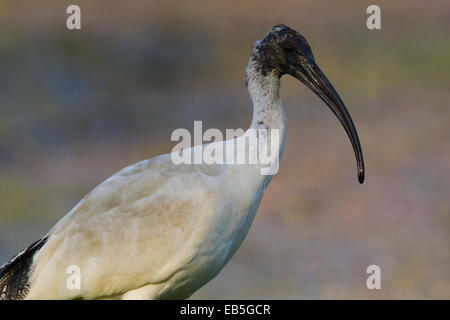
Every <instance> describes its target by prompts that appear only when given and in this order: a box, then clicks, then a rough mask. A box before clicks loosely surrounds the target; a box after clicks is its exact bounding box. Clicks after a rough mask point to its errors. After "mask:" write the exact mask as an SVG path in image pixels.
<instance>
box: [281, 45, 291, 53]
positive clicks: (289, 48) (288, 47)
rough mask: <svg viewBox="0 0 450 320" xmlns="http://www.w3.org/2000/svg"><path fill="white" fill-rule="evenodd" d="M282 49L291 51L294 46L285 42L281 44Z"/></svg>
mask: <svg viewBox="0 0 450 320" xmlns="http://www.w3.org/2000/svg"><path fill="white" fill-rule="evenodd" d="M283 50H284V51H286V52H292V51H294V48H292V46H291V45H289V44H286V45H284V46H283Z"/></svg>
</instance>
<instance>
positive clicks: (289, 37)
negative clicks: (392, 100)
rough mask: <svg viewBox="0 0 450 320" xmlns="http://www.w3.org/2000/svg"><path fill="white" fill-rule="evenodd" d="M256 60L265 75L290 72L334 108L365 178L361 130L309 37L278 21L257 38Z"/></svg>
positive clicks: (254, 59)
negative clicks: (312, 47) (312, 46)
mask: <svg viewBox="0 0 450 320" xmlns="http://www.w3.org/2000/svg"><path fill="white" fill-rule="evenodd" d="M251 59H253V61H254V62H255V65H256V66H257V68H258V72H259V73H261V74H262V75H264V76H265V75H266V74H267V73H275V74H276V75H278V76H279V77H281V76H283V75H284V74H289V75H291V76H293V77H295V78H296V79H298V80H300V81H301V82H302V83H304V84H305V85H306V86H307V87H308V88H310V89H311V90H312V91H313V92H314V93H315V94H317V95H318V96H319V97H320V98H321V99H322V100H323V101H324V102H325V103H326V104H327V105H328V107H329V108H330V109H331V110H332V111H333V113H334V114H335V115H336V117H337V118H338V119H339V121H340V122H341V124H342V125H343V126H344V129H345V131H346V132H347V135H348V137H349V138H350V141H351V143H352V146H353V150H354V152H355V156H356V162H357V169H358V180H359V182H360V183H363V182H364V161H363V155H362V150H361V145H360V142H359V138H358V133H357V132H356V128H355V126H354V124H353V121H352V118H351V117H350V114H349V113H348V111H347V108H346V107H345V105H344V103H343V102H342V100H341V98H340V97H339V94H338V93H337V92H336V90H335V89H334V87H333V85H332V84H331V83H330V81H328V79H327V77H326V76H325V75H324V74H323V72H322V71H321V70H320V68H319V66H318V65H317V64H316V61H315V60H314V56H313V54H312V51H311V48H310V46H309V44H308V42H307V41H306V39H305V38H304V37H303V36H302V35H301V34H300V33H298V32H297V31H295V30H293V29H291V28H289V27H288V26H285V25H283V24H279V25H276V26H274V27H273V28H272V29H271V30H270V31H269V32H268V33H267V35H266V37H265V38H264V39H262V40H260V41H257V42H256V45H255V47H254V49H253V52H252V57H251Z"/></svg>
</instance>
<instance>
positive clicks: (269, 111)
mask: <svg viewBox="0 0 450 320" xmlns="http://www.w3.org/2000/svg"><path fill="white" fill-rule="evenodd" d="M263 70H264V68H263V66H261V65H260V64H259V63H258V62H257V61H256V60H254V59H253V57H251V58H250V61H249V63H248V66H247V70H246V72H245V83H246V86H247V89H248V92H249V93H250V97H251V99H252V102H253V119H252V124H251V126H250V129H249V130H248V131H247V132H250V131H256V135H257V137H258V140H259V141H260V143H261V141H264V140H265V139H266V138H264V131H266V132H267V135H266V137H267V139H268V141H267V143H268V144H270V145H271V146H273V147H270V148H271V150H272V151H273V152H274V153H273V155H276V156H277V161H278V160H279V159H280V158H281V155H282V153H283V150H284V143H285V137H286V116H285V113H284V108H283V103H282V102H281V98H280V76H279V74H278V73H277V72H276V71H270V70H266V71H263ZM273 130H275V131H277V132H276V134H275V135H273V132H272V131H273ZM271 137H278V138H279V139H278V141H277V143H275V144H274V145H272V142H271V141H272V140H271ZM273 148H275V150H274V149H273ZM276 165H278V164H277V163H276Z"/></svg>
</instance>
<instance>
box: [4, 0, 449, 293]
mask: <svg viewBox="0 0 450 320" xmlns="http://www.w3.org/2000/svg"><path fill="white" fill-rule="evenodd" d="M69 4H71V2H68V1H60V0H58V1H56V0H54V1H49V0H47V1H20V2H19V1H2V2H0V38H1V39H2V40H1V41H0V264H1V263H3V262H4V261H6V260H7V259H8V258H9V257H10V256H12V255H13V254H15V253H16V252H17V251H19V250H20V249H22V248H24V247H26V246H27V245H28V244H30V243H31V242H33V241H34V240H36V239H38V238H39V237H41V236H42V235H43V234H45V233H46V232H47V231H48V230H49V229H50V228H51V227H52V226H53V225H54V224H55V223H56V221H58V219H60V218H61V217H62V216H63V215H64V214H65V213H66V212H68V211H69V210H70V209H71V208H72V207H73V206H74V205H75V204H76V203H77V201H79V200H80V199H81V198H82V197H83V196H84V195H85V194H86V193H87V192H88V191H89V190H90V189H92V188H93V187H94V186H95V185H96V184H98V183H99V182H101V181H103V180H104V179H105V178H107V177H108V176H110V175H111V174H113V173H114V172H116V171H117V170H118V169H120V168H122V167H124V166H126V165H128V164H131V163H134V162H137V161H139V160H142V159H145V158H149V157H152V156H155V155H158V154H161V153H166V152H169V151H170V150H171V148H172V147H173V146H174V143H172V142H170V134H171V132H172V131H173V130H174V129H176V128H188V129H191V128H192V127H193V121H194V120H203V127H204V128H211V127H216V128H220V129H222V130H224V129H225V128H244V129H245V128H246V127H247V126H248V125H249V123H250V120H251V104H250V99H249V98H248V95H247V92H246V89H245V87H244V83H243V73H244V69H245V66H246V64H247V61H248V56H249V53H250V47H251V44H252V43H253V42H254V41H255V40H258V39H260V38H262V37H263V36H264V35H265V34H266V32H267V30H268V29H269V28H270V27H271V26H273V25H274V24H276V23H285V24H287V25H289V26H291V27H293V28H295V29H297V30H299V31H300V32H301V33H303V34H304V35H305V37H306V38H307V39H308V41H309V43H310V45H311V47H312V48H313V52H314V54H315V57H316V60H317V62H318V64H319V65H320V66H321V68H322V70H323V71H324V72H325V74H326V75H327V76H328V78H329V79H330V80H331V81H332V82H333V84H334V85H335V87H336V88H337V90H338V91H339V93H340V95H341V97H342V98H343V100H344V101H345V103H346V105H347V107H348V108H349V110H350V112H351V114H352V116H353V120H354V122H355V123H356V126H357V128H358V131H359V135H360V139H361V143H362V146H363V151H364V155H365V160H366V169H367V175H366V181H365V183H364V184H363V185H359V184H358V183H357V179H356V167H355V161H354V156H353V151H352V149H351V145H350V143H349V141H348V139H347V137H346V135H345V132H344V130H343V128H342V127H341V126H340V124H339V123H338V120H337V119H335V117H334V116H333V114H332V113H331V112H330V111H329V110H328V108H327V107H326V106H325V105H324V104H323V103H322V102H321V101H320V99H319V98H317V97H316V96H314V95H313V94H312V93H311V92H310V91H309V90H307V89H306V88H305V87H304V86H303V85H301V84H300V83H298V82H297V81H296V80H294V79H291V78H288V77H285V78H284V79H283V81H282V90H281V93H282V97H283V99H284V104H285V106H286V113H287V119H288V131H287V143H286V149H285V153H284V156H283V159H282V161H281V166H280V171H279V173H278V174H277V175H276V176H275V178H274V179H273V181H272V183H271V184H270V186H269V188H268V189H267V191H266V194H265V196H264V199H263V201H262V203H261V205H260V209H259V212H258V214H257V216H256V219H255V221H254V223H253V226H252V228H251V229H250V232H249V234H248V236H247V238H246V240H245V241H244V243H243V245H242V247H241V248H240V249H239V250H238V252H237V254H236V255H235V256H234V257H233V259H232V260H231V261H230V263H229V264H228V265H227V266H226V267H225V268H224V269H223V271H222V272H221V273H220V274H219V275H218V276H217V278H216V279H214V280H213V281H211V282H210V283H209V284H208V285H206V286H205V287H204V288H202V289H201V290H199V291H198V292H197V293H196V294H195V295H194V296H193V298H207V299H221V298H275V299H277V298H308V299H322V298H337V299H345V298H357V299H359V298H370V299H372V298H374V299H378V298H406V299H409V298H427V299H428V298H438V299H442V298H447V299H448V298H450V277H449V274H448V271H449V270H450V108H449V101H450V91H449V87H450V72H449V70H450V41H449V40H450V23H449V20H448V17H449V16H450V2H448V1H445V0H441V1H427V2H423V1H420V0H417V1H407V2H400V1H399V2H394V1H377V4H379V5H380V7H381V14H382V29H381V30H378V31H370V30H368V29H367V28H366V25H365V21H366V18H367V14H366V13H365V11H366V8H367V6H368V5H369V4H372V2H370V1H356V0H355V1H345V2H344V1H340V2H339V4H338V2H336V1H331V0H329V1H312V0H310V1H256V0H254V1H241V2H234V1H206V0H205V1H186V2H183V1H137V0H133V1H77V4H79V5H80V6H81V9H82V30H81V31H68V30H67V29H66V27H65V19H66V14H65V9H66V8H67V6H68V5H69ZM371 264H376V265H379V266H380V267H381V271H382V289H381V290H372V291H371V290H368V289H367V288H366V278H367V276H368V275H367V274H366V268H367V266H368V265H371Z"/></svg>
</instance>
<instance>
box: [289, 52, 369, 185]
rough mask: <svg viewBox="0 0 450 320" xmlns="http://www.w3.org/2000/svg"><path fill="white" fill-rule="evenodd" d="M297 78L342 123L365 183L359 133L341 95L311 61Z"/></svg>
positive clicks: (298, 73)
mask: <svg viewBox="0 0 450 320" xmlns="http://www.w3.org/2000/svg"><path fill="white" fill-rule="evenodd" d="M295 77H296V78H297V79H298V80H300V81H301V82H303V83H304V84H305V85H307V86H308V87H309V88H310V89H311V90H312V91H314V93H316V94H317V95H318V96H319V97H320V98H321V99H322V100H323V101H324V102H325V103H326V104H327V105H328V107H329V108H330V109H331V111H333V113H334V114H335V115H336V117H337V118H338V119H339V121H340V122H341V124H342V126H343V127H344V129H345V131H346V132H347V135H348V137H349V138H350V141H351V143H352V146H353V150H354V151H355V157H356V164H357V168H358V181H359V183H363V182H364V160H363V154H362V150H361V145H360V143H359V138H358V133H357V132H356V128H355V125H354V124H353V121H352V118H351V116H350V114H349V113H348V110H347V108H346V107H345V104H344V102H342V99H341V98H340V97H339V94H338V93H337V92H336V90H335V89H334V87H333V85H332V84H331V83H330V81H328V79H327V77H326V76H325V75H324V74H323V72H322V70H320V68H319V67H318V66H317V64H316V63H315V62H314V61H310V62H308V63H306V64H305V65H302V66H299V70H298V71H297V72H296V74H295Z"/></svg>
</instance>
